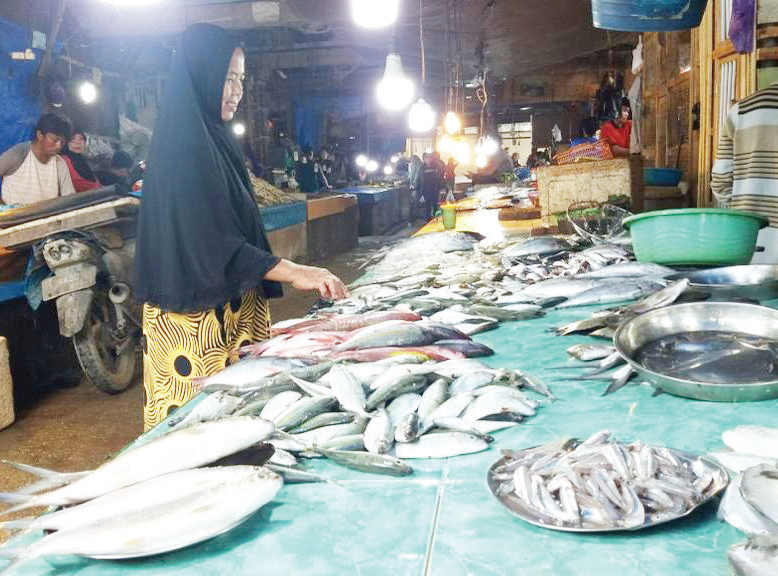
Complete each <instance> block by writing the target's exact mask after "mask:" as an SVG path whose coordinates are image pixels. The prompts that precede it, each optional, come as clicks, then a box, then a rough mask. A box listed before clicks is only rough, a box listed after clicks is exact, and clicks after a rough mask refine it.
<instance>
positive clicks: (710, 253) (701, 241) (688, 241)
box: [624, 208, 769, 266]
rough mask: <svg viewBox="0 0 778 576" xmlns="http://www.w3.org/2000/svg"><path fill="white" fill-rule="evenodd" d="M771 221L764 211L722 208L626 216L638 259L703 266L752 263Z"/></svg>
mask: <svg viewBox="0 0 778 576" xmlns="http://www.w3.org/2000/svg"><path fill="white" fill-rule="evenodd" d="M768 224H769V220H768V219H767V217H765V216H762V215H761V214H756V213H754V212H741V211H738V210H723V209H718V208H685V209H681V210H657V211H655V212H646V213H644V214H637V215H635V216H630V217H629V218H627V219H625V220H624V226H625V227H626V228H627V229H629V232H630V235H631V236H632V246H633V248H634V250H635V257H636V258H637V259H638V260H642V261H645V262H656V263H658V264H674V265H701V266H706V265H710V266H719V265H724V264H748V263H749V262H750V261H751V258H752V257H753V255H754V248H755V247H756V237H757V234H758V233H759V230H760V229H761V228H764V227H765V226H767V225H768Z"/></svg>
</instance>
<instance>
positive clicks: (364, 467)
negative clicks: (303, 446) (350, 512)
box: [319, 449, 413, 476]
mask: <svg viewBox="0 0 778 576" xmlns="http://www.w3.org/2000/svg"><path fill="white" fill-rule="evenodd" d="M319 451H320V452H321V453H322V455H323V456H325V457H326V458H329V459H330V460H332V461H333V462H336V463H338V464H340V465H341V466H345V467H347V468H352V469H354V470H359V471H361V472H368V473H370V474H386V475H389V476H407V475H408V474H412V473H413V468H411V467H410V466H408V465H407V464H406V463H405V462H403V461H402V460H400V459H399V458H395V457H393V456H389V455H388V454H373V453H372V452H349V451H345V450H326V449H319Z"/></svg>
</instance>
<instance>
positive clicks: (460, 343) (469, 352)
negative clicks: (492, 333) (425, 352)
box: [435, 340, 494, 358]
mask: <svg viewBox="0 0 778 576" xmlns="http://www.w3.org/2000/svg"><path fill="white" fill-rule="evenodd" d="M435 347H436V348H446V349H449V350H453V351H454V352H457V353H460V354H464V355H465V356H466V357H467V358H480V357H483V356H491V355H493V354H494V350H492V349H491V348H489V347H488V346H487V345H486V344H481V343H480V342H475V341H473V340H438V341H437V342H435Z"/></svg>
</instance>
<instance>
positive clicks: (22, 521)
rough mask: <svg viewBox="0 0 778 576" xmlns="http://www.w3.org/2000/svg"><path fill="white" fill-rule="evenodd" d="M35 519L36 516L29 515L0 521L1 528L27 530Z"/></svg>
mask: <svg viewBox="0 0 778 576" xmlns="http://www.w3.org/2000/svg"><path fill="white" fill-rule="evenodd" d="M34 520H35V516H27V517H25V518H18V519H16V520H6V521H5V522H0V530H5V531H6V532H21V531H23V530H27V528H29V527H30V525H31V524H32V523H33V521H34Z"/></svg>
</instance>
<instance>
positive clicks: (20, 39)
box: [0, 19, 43, 152]
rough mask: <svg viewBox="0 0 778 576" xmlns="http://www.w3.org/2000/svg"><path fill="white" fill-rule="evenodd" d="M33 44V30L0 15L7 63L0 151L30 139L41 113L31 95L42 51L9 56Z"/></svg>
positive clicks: (0, 49)
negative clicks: (31, 55)
mask: <svg viewBox="0 0 778 576" xmlns="http://www.w3.org/2000/svg"><path fill="white" fill-rule="evenodd" d="M31 44H32V32H30V31H29V30H26V29H24V28H22V27H21V26H18V25H16V24H14V23H12V22H9V21H7V20H3V19H0V53H2V54H3V55H4V56H5V58H6V60H5V61H6V62H7V65H6V66H5V67H4V68H3V70H2V74H3V81H2V82H0V102H2V103H3V105H2V106H0V152H4V151H5V150H7V149H8V148H10V147H11V146H13V145H14V144H17V143H19V142H22V141H24V140H29V139H30V138H31V137H32V129H33V127H34V126H35V123H36V122H37V121H38V117H39V116H40V112H41V110H40V105H39V103H38V100H37V99H36V97H35V96H31V95H30V89H29V87H30V83H31V82H32V81H33V80H34V77H35V75H36V73H37V70H38V66H39V65H40V62H41V58H42V57H43V52H42V51H40V50H35V51H34V52H35V60H11V59H10V54H11V52H24V51H25V50H26V49H27V48H29V47H30V46H31Z"/></svg>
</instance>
